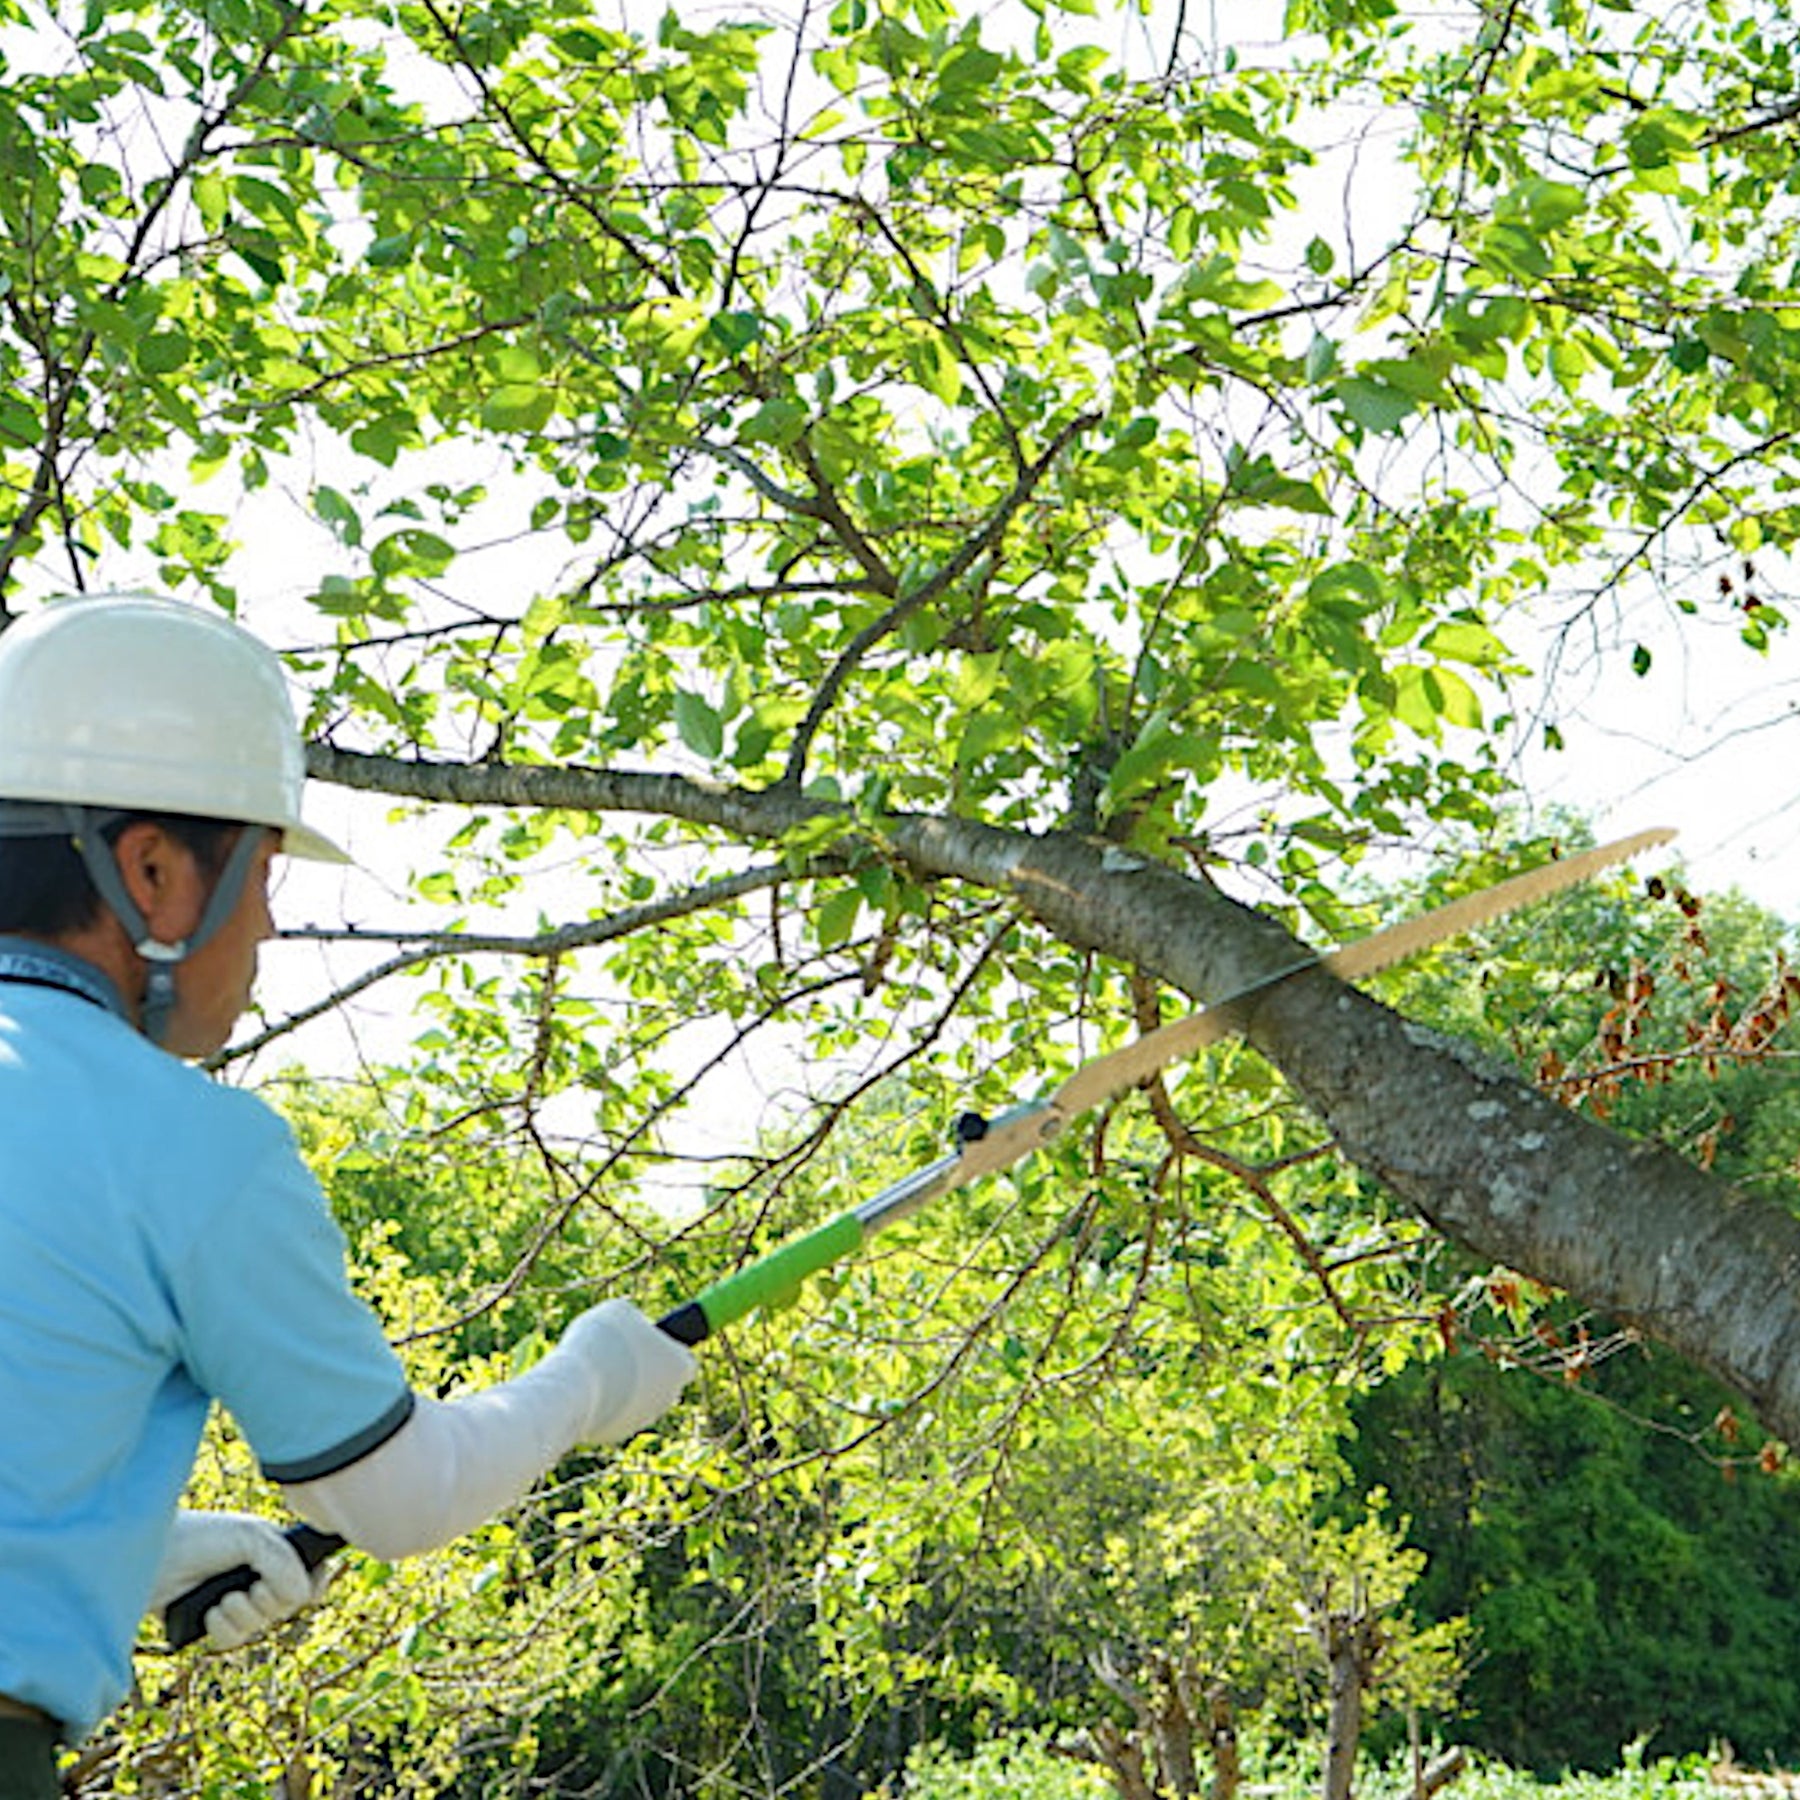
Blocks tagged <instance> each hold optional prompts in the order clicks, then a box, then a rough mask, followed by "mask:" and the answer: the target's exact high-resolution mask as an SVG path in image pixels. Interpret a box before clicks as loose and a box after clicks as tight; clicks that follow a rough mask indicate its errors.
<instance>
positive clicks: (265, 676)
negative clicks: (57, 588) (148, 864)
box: [0, 594, 350, 863]
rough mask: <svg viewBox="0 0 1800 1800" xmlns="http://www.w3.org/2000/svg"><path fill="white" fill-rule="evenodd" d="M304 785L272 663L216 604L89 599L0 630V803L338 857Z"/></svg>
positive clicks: (301, 753)
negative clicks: (270, 833)
mask: <svg viewBox="0 0 1800 1800" xmlns="http://www.w3.org/2000/svg"><path fill="white" fill-rule="evenodd" d="M305 782H306V755H305V750H304V747H303V746H302V744H301V741H300V732H299V728H298V727H297V726H296V725H295V723H294V710H293V703H292V701H291V700H290V699H289V698H288V691H287V682H286V678H285V677H284V675H283V673H282V668H281V662H280V660H279V658H277V656H276V655H275V653H274V651H272V650H271V649H269V647H268V646H267V645H266V644H264V643H262V642H261V641H260V640H259V639H257V638H254V637H252V636H251V635H250V633H249V632H247V631H246V630H244V629H243V627H242V626H239V625H234V624H233V623H232V622H231V620H229V619H227V618H226V617H225V616H224V614H223V613H218V612H212V611H208V610H207V609H205V608H203V607H198V606H188V605H184V604H183V603H182V602H180V601H177V600H167V599H163V598H160V597H159V596H156V595H153V594H96V595H93V596H90V597H87V598H82V599H69V600H57V601H53V602H51V603H50V604H49V605H46V606H42V607H39V608H38V609H37V610H36V611H34V612H29V613H26V614H24V615H23V616H22V617H21V618H19V619H18V620H16V621H15V622H14V623H13V624H12V625H11V626H9V627H8V628H7V629H6V630H5V631H4V632H0V800H32V801H49V802H62V803H64V804H68V805H75V806H87V807H97V808H103V809H106V810H111V811H121V812H152V813H189V814H192V815H194V816H195V817H198V818H203V819H226V820H233V821H241V822H243V823H246V824H252V825H268V826H271V827H273V828H274V829H275V830H277V831H279V832H280V833H281V834H282V848H283V849H284V850H285V851H287V853H288V854H289V855H292V856H304V857H310V858H312V859H313V860H314V861H316V862H338V863H345V862H348V861H349V860H350V858H349V857H348V856H347V855H346V854H345V853H344V852H343V851H342V850H340V849H339V848H338V847H337V845H336V844H334V843H332V842H331V840H330V839H329V838H327V837H324V836H322V835H321V834H320V833H318V832H316V831H314V830H313V829H312V828H311V826H309V825H306V824H304V823H303V822H302V821H301V818H300V792H301V789H302V787H303V786H304V785H305Z"/></svg>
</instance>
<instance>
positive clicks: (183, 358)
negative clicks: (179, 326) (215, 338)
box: [134, 330, 194, 375]
mask: <svg viewBox="0 0 1800 1800" xmlns="http://www.w3.org/2000/svg"><path fill="white" fill-rule="evenodd" d="M193 353H194V346H193V342H192V340H191V339H190V338H189V337H188V335H187V333H186V332H185V331H179V330H173V331H153V332H151V333H150V334H149V335H148V336H147V337H143V338H140V339H139V340H138V345H137V349H136V351H135V353H134V355H135V360H136V362H137V366H138V367H139V368H140V369H142V370H143V371H144V373H145V374H146V375H172V374H174V372H175V371H176V370H177V369H180V368H184V367H185V366H186V365H187V361H188V359H189V358H190V357H191V356H192V355H193Z"/></svg>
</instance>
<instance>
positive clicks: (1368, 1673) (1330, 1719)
mask: <svg viewBox="0 0 1800 1800" xmlns="http://www.w3.org/2000/svg"><path fill="white" fill-rule="evenodd" d="M1319 1636H1320V1639H1321V1641H1322V1642H1323V1645H1324V1649H1325V1667H1326V1693H1327V1698H1328V1711H1327V1714H1326V1722H1325V1765H1324V1771H1323V1781H1322V1787H1323V1800H1350V1797H1351V1794H1352V1792H1353V1791H1354V1789H1355V1786H1356V1752H1357V1748H1358V1746H1359V1745H1360V1744H1361V1743H1362V1721H1363V1695H1364V1694H1365V1693H1367V1692H1368V1690H1369V1688H1370V1687H1372V1686H1373V1685H1374V1681H1375V1659H1376V1658H1377V1657H1378V1656H1379V1655H1380V1654H1381V1624H1380V1621H1379V1620H1378V1619H1376V1618H1375V1617H1374V1616H1373V1615H1372V1614H1369V1613H1366V1612H1363V1611H1361V1610H1360V1609H1358V1610H1356V1611H1352V1612H1348V1613H1341V1612H1329V1611H1328V1612H1327V1613H1326V1614H1325V1617H1324V1619H1323V1620H1322V1621H1321V1624H1320V1627H1319Z"/></svg>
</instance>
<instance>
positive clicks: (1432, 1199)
mask: <svg viewBox="0 0 1800 1800" xmlns="http://www.w3.org/2000/svg"><path fill="white" fill-rule="evenodd" d="M313 773H314V774H315V775H318V776H320V777H321V778H323V779H325V780H328V781H335V782H339V783H342V784H344V785H348V786H353V787H364V788H371V789H376V790H379V791H382V792H387V793H394V794H401V795H409V796H412V797H415V798H421V799H434V800H443V801H449V802H460V803H463V804H467V805H483V806H495V805H515V806H521V805H522V806H532V805H552V806H560V807H573V808H584V809H588V810H593V811H614V810H616V811H627V812H641V813H650V814H656V815H661V816H667V817H675V818H680V819H684V820H687V821H689V822H691V823H694V824H699V825H707V826H712V827H715V828H717V829H718V830H720V831H722V832H725V833H727V834H730V835H731V836H734V837H739V838H743V839H746V840H754V841H764V840H767V839H769V838H772V837H775V836H778V835H779V834H780V833H781V832H782V831H784V830H787V829H789V828H791V827H792V826H794V825H796V824H799V823H801V822H803V821H805V820H807V819H809V818H813V817H816V816H818V815H819V814H820V813H822V812H827V811H830V810H833V809H831V808H830V807H828V806H826V805H825V804H823V803H821V802H818V801H811V800H807V799H805V798H804V797H802V796H801V795H800V794H798V793H797V792H795V791H794V790H793V789H791V788H781V789H770V790H766V791H763V792H760V793H757V792H748V791H744V790H733V789H726V788H715V787H710V786H706V785H704V784H701V783H698V782H692V781H687V780H685V779H683V778H680V777H674V776H658V775H635V774H630V773H621V772H617V771H610V770H588V769H551V768H508V767H504V766H494V765H475V766H464V765H440V764H429V763H421V762H408V761H402V760H399V759H393V758H386V757H363V756H356V755H353V754H351V753H348V752H343V751H334V750H329V749H319V750H316V751H315V752H314V755H313ZM884 851H885V853H886V854H888V855H890V856H895V857H897V858H899V859H900V860H902V861H903V862H905V863H906V864H908V865H909V866H910V867H911V868H912V869H913V870H914V872H915V873H916V874H917V875H919V876H921V877H925V878H940V879H955V880H960V881H965V882H971V883H974V884H976V885H978V886H982V887H986V888H991V889H995V890H999V891H1003V892H1007V893H1009V894H1010V895H1012V896H1013V897H1014V898H1015V899H1016V900H1017V901H1018V902H1019V903H1021V904H1022V905H1023V906H1025V907H1026V908H1027V909H1028V910H1029V911H1030V912H1031V913H1032V914H1034V915H1035V916H1036V917H1037V918H1038V919H1039V920H1040V921H1041V922H1042V923H1043V924H1044V925H1045V926H1046V927H1048V928H1049V929H1050V930H1052V931H1054V932H1056V933H1057V934H1058V935H1059V936H1061V937H1063V938H1064V939H1065V940H1067V941H1068V942H1070V943H1071V944H1075V945H1078V946H1081V947H1085V948H1091V949H1095V950H1098V951H1101V952H1103V953H1104V954H1106V955H1108V956H1110V957H1113V958H1116V959H1117V960H1119V961H1120V962H1123V963H1127V964H1135V965H1137V966H1139V967H1141V968H1143V969H1145V970H1147V971H1149V972H1150V973H1152V974H1154V975H1156V976H1159V977H1160V978H1162V979H1163V980H1165V981H1167V982H1169V983H1170V984H1171V985H1172V986H1174V987H1176V988H1178V989H1180V990H1181V991H1182V992H1183V993H1185V994H1187V995H1188V996H1190V997H1191V998H1192V999H1194V1000H1196V1001H1198V1002H1201V1003H1214V1004H1217V1003H1220V1002H1221V1001H1224V1000H1227V999H1229V998H1230V997H1231V996H1233V995H1235V994H1237V993H1239V992H1240V991H1241V990H1242V989H1244V988H1245V987H1247V986H1249V985H1251V984H1252V983H1254V982H1255V981H1256V980H1257V979H1258V978H1259V977H1261V976H1264V975H1266V974H1269V973H1271V972H1273V971H1275V970H1278V969H1281V968H1284V967H1286V966H1288V965H1289V964H1290V963H1291V962H1292V961H1293V960H1294V956H1295V949H1296V946H1295V943H1294V940H1293V939H1292V938H1291V937H1290V936H1289V935H1288V933H1287V932H1286V931H1284V930H1283V929H1282V928H1281V927H1280V926H1279V925H1277V924H1275V923H1274V922H1273V921H1272V920H1269V919H1266V918H1263V917H1262V916H1260V915H1259V914H1257V913H1255V912H1253V911H1251V910H1249V909H1248V908H1246V907H1243V906H1241V905H1239V904H1237V903H1236V902H1234V901H1232V900H1231V899H1229V898H1228V897H1226V896H1225V895H1223V894H1221V893H1220V892H1219V891H1218V889H1217V888H1216V887H1214V886H1213V885H1212V884H1211V883H1209V882H1207V881H1204V880H1198V879H1194V878H1192V877H1189V876H1186V875H1183V874H1180V873H1178V872H1177V871H1175V870H1172V869H1168V868H1165V867H1163V866H1162V865H1160V864H1156V863H1152V862H1149V861H1146V860H1143V859H1140V858H1137V857H1135V856H1127V855H1122V854H1121V853H1120V852H1119V850H1118V848H1117V847H1116V846H1113V845H1107V844H1103V843H1100V842H1098V841H1096V840H1093V839H1088V838H1076V837H1070V836H1051V837H1033V836H1030V835H1029V834H1026V833H1023V832H1015V831H1001V830H996V829H994V828H992V827H989V826H984V825H979V824H976V823H973V822H970V821H967V820H960V819H947V818H900V819H895V820H893V821H891V822H890V825H889V828H888V831H887V834H886V837H885V839H884ZM1237 1010H1238V1011H1239V1012H1240V1013H1241V1019H1242V1028H1243V1029H1244V1031H1245V1034H1246V1036H1247V1037H1248V1038H1249V1040H1250V1042H1251V1043H1253V1044H1254V1045H1255V1046H1256V1048H1257V1049H1258V1050H1260V1051H1261V1052H1262V1053H1263V1054H1264V1055H1265V1056H1267V1057H1268V1058H1269V1060H1270V1061H1271V1062H1272V1063H1274V1064H1275V1066H1276V1067H1277V1068H1279V1069H1280V1070H1281V1072H1282V1074H1283V1075H1284V1076H1286V1078H1287V1079H1288V1081H1289V1082H1290V1083H1291V1084H1292V1085H1293V1087H1294V1089H1295V1090H1296V1092H1297V1093H1298V1094H1299V1095H1300V1096H1301V1097H1302V1098H1303V1099H1304V1100H1305V1101H1306V1102H1307V1104H1308V1105H1309V1106H1311V1107H1312V1108H1313V1110H1314V1111H1315V1112H1316V1113H1317V1114H1318V1115H1319V1117H1320V1119H1321V1120H1322V1121H1323V1122H1324V1124H1325V1126H1326V1127H1327V1128H1328V1129H1329V1130H1330V1131H1331V1132H1332V1134H1333V1135H1334V1136H1335V1138H1336V1139H1337V1141H1338V1143H1339V1145H1340V1146H1341V1148H1342V1151H1343V1153H1344V1155H1345V1156H1346V1157H1348V1158H1349V1159H1350V1160H1351V1161H1352V1162H1354V1163H1356V1164H1357V1165H1358V1166H1359V1167H1360V1168H1362V1169H1364V1170H1366V1171H1367V1172H1368V1173H1370V1174H1371V1175H1373V1176H1375V1177H1377V1178H1378V1179H1379V1180H1381V1181H1382V1182H1384V1183H1385V1184H1386V1185H1387V1186H1388V1187H1389V1188H1390V1189H1391V1190H1392V1191H1393V1192H1394V1193H1395V1194H1396V1195H1397V1196H1398V1197H1399V1198H1400V1199H1402V1200H1403V1201H1404V1202H1405V1203H1406V1204H1407V1205H1408V1206H1410V1207H1411V1208H1412V1209H1413V1210H1414V1211H1416V1212H1417V1213H1418V1215H1419V1216H1420V1217H1421V1218H1423V1219H1425V1220H1426V1221H1428V1222H1429V1223H1430V1224H1432V1225H1433V1226H1434V1227H1436V1228H1437V1229H1438V1230H1440V1231H1442V1232H1443V1233H1444V1235H1445V1236H1446V1237H1449V1238H1451V1239H1453V1240H1454V1241H1455V1242H1457V1243H1459V1244H1461V1245H1463V1246H1464V1247H1465V1248H1467V1249H1468V1250H1470V1251H1473V1252H1474V1253H1475V1254H1477V1255H1479V1256H1482V1257H1485V1258H1490V1259H1492V1260H1493V1261H1495V1262H1499V1263H1503V1264H1505V1265H1507V1266H1508V1267H1510V1268H1514V1269H1517V1270H1519V1271H1521V1272H1523V1273H1524V1274H1527V1275H1530V1276H1532V1277H1535V1278H1536V1279H1538V1280H1540V1281H1544V1282H1547V1283H1549V1284H1551V1285H1553V1286H1556V1287H1560V1288H1564V1289H1566V1290H1568V1292H1570V1293H1571V1294H1573V1295H1574V1296H1576V1297H1577V1298H1578V1299H1579V1300H1581V1301H1582V1302H1584V1303H1585V1304H1587V1305H1590V1306H1594V1307H1597V1308H1600V1309H1602V1310H1604V1311H1606V1312H1609V1313H1611V1314H1613V1315H1615V1316H1616V1317H1618V1318H1619V1319H1621V1320H1623V1321H1625V1322H1627V1323H1629V1324H1632V1325H1634V1326H1636V1327H1637V1328H1638V1329H1640V1330H1641V1331H1643V1332H1644V1333H1645V1334H1646V1335H1648V1336H1650V1337H1653V1338H1656V1339H1658V1340H1659V1341H1661V1342H1663V1343H1665V1344H1667V1345H1669V1346H1670V1347H1672V1348H1673V1349H1675V1350H1677V1351H1679V1352H1680V1353H1681V1354H1682V1355H1684V1356H1686V1357H1688V1358H1690V1359H1691V1360H1692V1361H1694V1362H1695V1363H1697V1364H1699V1365H1700V1366H1701V1367H1703V1368H1705V1369H1708V1370H1710V1371H1711V1372H1712V1373H1713V1374H1715V1375H1717V1376H1719V1377H1720V1378H1721V1379H1722V1380H1724V1381H1725V1382H1727V1383H1729V1384H1730V1385H1731V1386H1733V1387H1735V1388H1736V1389H1738V1390H1739V1391H1740V1392H1741V1393H1742V1394H1743V1395H1744V1396H1745V1397H1746V1398H1747V1399H1748V1400H1749V1402H1750V1403H1751V1405H1752V1406H1753V1407H1754V1408H1755V1410H1756V1412H1757V1414H1758V1416H1759V1417H1760V1418H1761V1419H1762V1421H1763V1423H1764V1424H1765V1425H1767V1426H1768V1428H1769V1429H1770V1430H1772V1431H1773V1432H1775V1433H1777V1434H1778V1435H1779V1436H1781V1437H1783V1438H1785V1439H1787V1440H1788V1441H1790V1442H1794V1443H1800V1221H1796V1220H1795V1219H1793V1218H1791V1217H1790V1216H1789V1215H1787V1214H1786V1213H1784V1212H1782V1211H1781V1210H1780V1209H1779V1208H1777V1207H1775V1206H1773V1205H1771V1204H1769V1203H1767V1202H1765V1201H1762V1200H1760V1199H1757V1198H1755V1197H1753V1196H1750V1195H1746V1194H1743V1193H1740V1192H1738V1191H1736V1190H1734V1189H1733V1188H1731V1187H1730V1186H1729V1185H1728V1184H1726V1183H1724V1182H1721V1181H1719V1180H1717V1179H1716V1178H1714V1177H1712V1176H1709V1175H1707V1174H1704V1173H1703V1172H1702V1171H1700V1170H1699V1169H1696V1168H1694V1167H1692V1166H1691V1165H1690V1164H1688V1163H1686V1162H1684V1161H1683V1160H1682V1159H1681V1158H1679V1157H1677V1156H1675V1155H1673V1154H1672V1153H1670V1152H1668V1151H1665V1150H1663V1149H1661V1148H1659V1147H1657V1146H1654V1145H1648V1144H1639V1143H1634V1142H1632V1141H1630V1140H1628V1139H1625V1138H1622V1137H1620V1136H1619V1135H1618V1134H1616V1133H1614V1132H1612V1131H1609V1130H1607V1129H1605V1128H1604V1127H1602V1126H1599V1125H1595V1124H1592V1123H1590V1122H1589V1121H1587V1120H1585V1119H1581V1118H1578V1117H1577V1116H1575V1115H1574V1114H1572V1113H1570V1112H1568V1111H1566V1110H1565V1109H1564V1108H1562V1107H1560V1106H1557V1105H1556V1104H1554V1103H1553V1102H1552V1101H1550V1100H1547V1099H1545V1098H1544V1097H1543V1096H1542V1095H1541V1094H1539V1093H1537V1092H1536V1090H1535V1089H1533V1088H1531V1087H1530V1086H1529V1085H1527V1084H1526V1083H1525V1082H1524V1081H1522V1080H1521V1079H1520V1078H1519V1077H1518V1076H1517V1075H1516V1074H1515V1073H1514V1072H1513V1071H1511V1070H1510V1069H1508V1068H1506V1067H1504V1066H1502V1065H1500V1064H1498V1063H1496V1062H1494V1061H1492V1060H1490V1059H1488V1058H1485V1057H1483V1056H1482V1055H1480V1054H1478V1053H1477V1052H1476V1051H1474V1050H1473V1049H1471V1048H1470V1047H1469V1046H1467V1045H1465V1044H1462V1043H1459V1042H1456V1041H1455V1040H1452V1039H1448V1038H1445V1037H1442V1036H1439V1035H1437V1034H1435V1033H1432V1032H1429V1031H1426V1030H1424V1029H1422V1028H1421V1027H1419V1026H1417V1025H1414V1024H1412V1023H1410V1022H1409V1021H1407V1020H1405V1019H1403V1018H1401V1017H1399V1016H1398V1015H1397V1014H1395V1013H1393V1012H1392V1011H1390V1010H1389V1009H1388V1008H1386V1007H1383V1006H1381V1005H1379V1004H1377V1003H1376V1002H1375V1001H1373V1000H1370V999H1368V998H1367V997H1365V996H1363V995H1361V994H1358V993H1356V992H1354V991H1353V990H1351V989H1349V988H1346V987H1345V986H1344V985H1343V984H1342V983H1340V982H1338V981H1335V980H1334V979H1332V978H1331V977H1330V976H1329V975H1326V974H1325V973H1323V972H1322V971H1319V970H1312V971H1309V972H1307V973H1305V974H1301V975H1296V976H1291V977H1290V978H1289V979H1287V980H1286V981H1283V982H1282V983H1280V984H1279V985H1278V986H1276V987H1273V988H1270V989H1268V990H1266V991H1265V992H1264V993H1262V994H1260V995H1258V996H1257V997H1256V998H1255V999H1254V1001H1252V1002H1246V1003H1244V1004H1242V1005H1241V1006H1240V1007H1239V1008H1238V1009H1237Z"/></svg>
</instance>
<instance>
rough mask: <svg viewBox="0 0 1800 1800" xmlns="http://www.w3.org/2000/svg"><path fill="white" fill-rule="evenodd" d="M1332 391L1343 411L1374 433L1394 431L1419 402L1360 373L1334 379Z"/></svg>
mask: <svg viewBox="0 0 1800 1800" xmlns="http://www.w3.org/2000/svg"><path fill="white" fill-rule="evenodd" d="M1336 391H1337V396H1338V399H1339V400H1340V401H1342V402H1343V406H1344V411H1345V412H1347V413H1348V414H1349V415H1350V417H1351V418H1352V419H1354V420H1355V421H1356V423H1357V424H1358V425H1360V426H1362V428H1363V429H1364V430H1365V431H1373V432H1375V433H1377V434H1381V433H1385V432H1390V431H1397V430H1398V429H1399V428H1400V426H1401V424H1402V423H1403V422H1404V421H1405V420H1407V419H1409V418H1410V417H1411V416H1412V415H1413V414H1414V413H1415V412H1416V411H1417V410H1418V406H1419V403H1418V401H1417V400H1415V399H1414V398H1413V396H1412V395H1411V394H1408V393H1403V392H1402V391H1401V390H1400V389H1399V388H1397V387H1394V386H1392V385H1391V384H1390V383H1388V382H1385V381H1373V380H1370V379H1369V378H1368V377H1366V376H1361V375H1349V376H1346V377H1344V378H1343V379H1342V380H1341V381H1339V382H1338V383H1337V390H1336Z"/></svg>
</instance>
